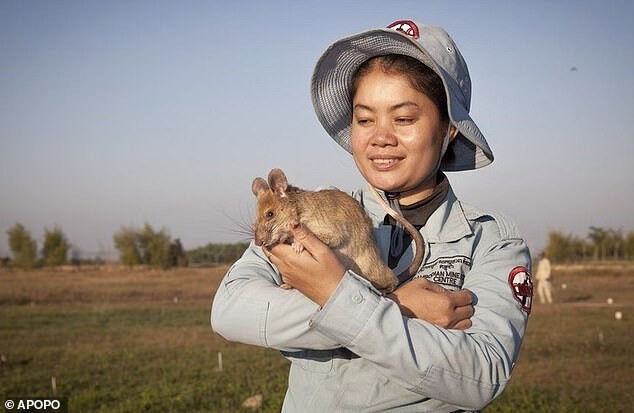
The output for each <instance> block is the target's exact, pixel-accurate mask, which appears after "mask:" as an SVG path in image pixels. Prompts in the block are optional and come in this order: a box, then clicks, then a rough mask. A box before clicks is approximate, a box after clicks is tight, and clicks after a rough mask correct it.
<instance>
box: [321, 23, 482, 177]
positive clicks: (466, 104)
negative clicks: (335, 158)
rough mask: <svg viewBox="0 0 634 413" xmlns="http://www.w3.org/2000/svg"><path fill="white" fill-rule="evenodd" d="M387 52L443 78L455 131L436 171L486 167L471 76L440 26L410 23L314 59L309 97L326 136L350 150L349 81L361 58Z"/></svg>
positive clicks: (350, 40) (359, 37)
mask: <svg viewBox="0 0 634 413" xmlns="http://www.w3.org/2000/svg"><path fill="white" fill-rule="evenodd" d="M387 54H401V55H406V56H410V57H413V58H415V59H417V60H419V61H420V62H422V63H423V64H425V65H426V66H428V67H429V68H431V69H432V70H433V71H434V72H436V74H438V76H440V78H441V79H442V82H443V85H444V87H445V92H446V94H447V110H448V113H449V118H450V121H451V123H452V124H453V125H454V126H455V127H456V128H457V129H458V131H459V133H458V135H457V136H456V138H455V139H454V140H453V141H452V142H451V144H450V145H449V147H448V149H447V152H446V154H445V156H444V157H443V159H442V161H441V164H440V169H441V170H443V171H463V170H469V169H476V168H480V167H483V166H486V165H488V164H490V163H491V162H492V161H493V152H492V151H491V149H490V148H489V145H488V143H487V141H486V139H485V138H484V135H483V134H482V132H480V129H479V128H478V126H477V125H476V124H475V122H474V121H473V119H471V116H470V115H469V109H470V105H471V78H470V77H469V70H468V69H467V64H466V62H465V61H464V58H463V57H462V54H461V53H460V51H459V50H458V48H457V47H456V44H455V43H454V41H453V40H452V38H451V37H450V36H449V34H448V33H447V32H446V31H445V30H444V29H443V28H441V27H437V26H430V25H425V24H420V23H416V22H413V21H410V20H400V21H397V22H394V23H392V24H390V25H389V26H388V27H387V28H380V29H373V30H368V31H365V32H362V33H358V34H354V35H352V36H349V37H345V38H343V39H340V40H337V41H336V42H335V43H333V44H332V45H331V46H330V47H328V49H327V50H326V51H325V52H324V54H323V55H322V56H321V57H320V58H319V60H318V61H317V64H316V66H315V71H314V72H313V77H312V82H311V97H312V101H313V107H314V109H315V112H316V113H317V118H318V119H319V121H320V122H321V124H322V126H323V127H324V129H326V132H327V133H328V134H329V135H330V136H331V137H332V138H333V139H334V140H335V141H336V142H337V143H338V144H339V145H340V146H341V147H343V148H344V149H345V150H346V151H348V152H352V149H351V146H350V128H351V123H352V96H351V93H350V91H351V87H352V77H353V75H354V74H355V72H356V71H357V69H358V68H359V66H360V65H361V64H362V63H363V62H365V61H366V60H368V59H370V58H372V57H375V56H381V55H387Z"/></svg>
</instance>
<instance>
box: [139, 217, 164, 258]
mask: <svg viewBox="0 0 634 413" xmlns="http://www.w3.org/2000/svg"><path fill="white" fill-rule="evenodd" d="M170 244H171V240H170V236H169V235H168V234H167V231H166V230H165V229H161V230H160V231H156V230H154V228H152V226H151V225H150V224H148V223H147V222H146V223H145V226H144V227H143V232H141V233H140V236H139V245H140V250H141V257H142V258H143V263H144V264H147V265H150V266H152V267H155V268H169V266H170Z"/></svg>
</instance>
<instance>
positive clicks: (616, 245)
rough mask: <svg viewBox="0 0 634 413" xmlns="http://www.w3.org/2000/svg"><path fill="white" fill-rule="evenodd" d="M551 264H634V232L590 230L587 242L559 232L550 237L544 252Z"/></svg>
mask: <svg viewBox="0 0 634 413" xmlns="http://www.w3.org/2000/svg"><path fill="white" fill-rule="evenodd" d="M545 252H546V253H547V254H548V256H549V258H550V260H551V261H553V262H556V263H574V262H581V261H590V260H593V261H607V260H613V261H618V260H628V261H634V232H632V231H630V232H627V233H625V234H624V233H623V231H622V230H620V229H619V230H615V229H611V228H601V227H594V226H591V227H590V228H589V230H588V235H587V236H586V237H585V238H582V237H579V236H574V235H571V234H563V233H561V232H559V231H551V232H549V233H548V244H547V246H546V248H545Z"/></svg>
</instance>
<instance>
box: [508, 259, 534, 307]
mask: <svg viewBox="0 0 634 413" xmlns="http://www.w3.org/2000/svg"><path fill="white" fill-rule="evenodd" d="M509 286H510V287H511V291H513V296H514V297H515V299H516V300H517V301H518V302H519V303H520V304H521V306H522V309H524V311H526V314H530V313H531V305H532V303H533V280H532V278H531V274H530V273H529V272H528V270H527V269H526V267H523V266H519V267H515V268H513V269H512V270H511V273H510V274H509Z"/></svg>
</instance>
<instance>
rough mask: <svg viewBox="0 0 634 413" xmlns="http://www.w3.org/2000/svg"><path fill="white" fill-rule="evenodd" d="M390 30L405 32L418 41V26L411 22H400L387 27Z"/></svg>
mask: <svg viewBox="0 0 634 413" xmlns="http://www.w3.org/2000/svg"><path fill="white" fill-rule="evenodd" d="M387 28H388V29H392V30H396V31H397V32H403V33H405V34H406V35H408V36H410V37H413V38H414V39H418V36H419V34H418V26H416V24H415V23H414V22H413V21H411V20H398V21H395V22H394V23H392V24H390V25H389V26H387Z"/></svg>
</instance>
